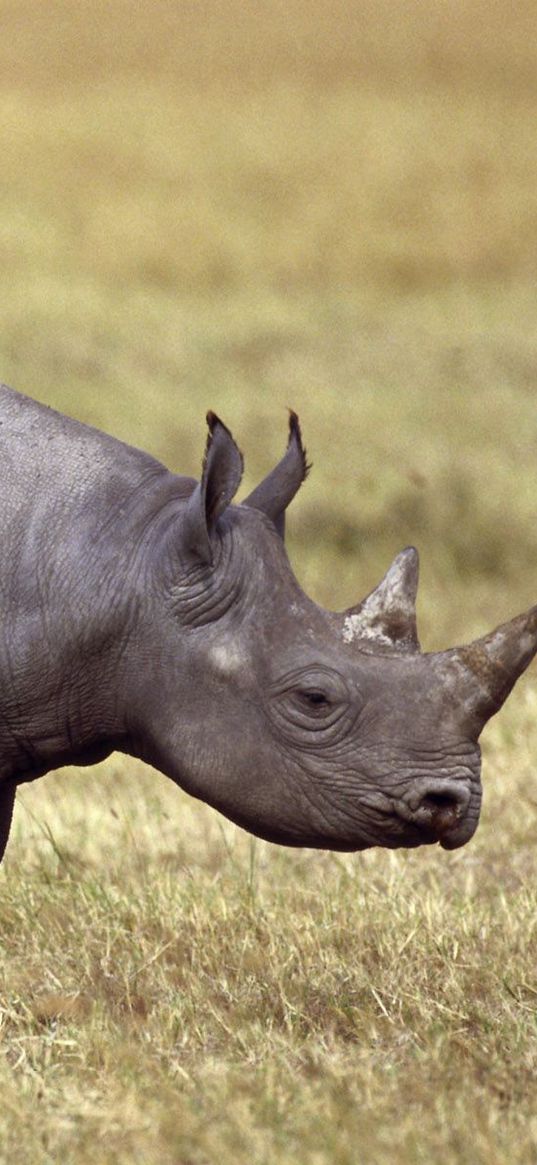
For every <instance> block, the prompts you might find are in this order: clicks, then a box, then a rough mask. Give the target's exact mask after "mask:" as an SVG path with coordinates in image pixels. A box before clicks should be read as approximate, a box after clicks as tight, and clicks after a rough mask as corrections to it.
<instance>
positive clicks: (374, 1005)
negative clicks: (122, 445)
mask: <svg viewBox="0 0 537 1165" xmlns="http://www.w3.org/2000/svg"><path fill="white" fill-rule="evenodd" d="M534 25H535V5H534V4H533V3H529V2H526V3H524V2H522V0H521V2H520V3H518V4H516V5H515V6H514V8H513V9H512V10H509V12H508V11H507V10H506V9H505V6H500V5H499V4H495V3H493V0H476V3H474V4H472V5H469V4H467V3H462V0H455V3H453V4H450V5H449V6H447V5H445V4H440V3H435V2H433V0H429V2H428V3H426V4H418V3H417V2H412V3H408V4H402V3H401V4H399V3H397V2H396V3H395V4H394V3H393V2H392V3H391V4H390V5H388V4H387V3H385V2H384V0H379V3H377V4H374V5H373V4H370V3H364V4H360V5H354V4H351V3H350V2H349V0H336V3H335V4H332V5H330V6H327V5H326V4H321V3H320V2H319V0H312V2H311V3H310V4H309V5H305V4H301V3H299V2H298V0H290V3H287V4H286V5H285V6H284V5H283V4H281V3H276V0H267V2H266V3H265V4H264V5H256V6H254V5H245V4H243V3H240V4H239V3H238V0H221V2H219V3H218V4H216V3H214V2H213V3H200V4H198V5H179V4H177V5H174V4H171V3H169V0H154V2H153V3H152V4H151V5H149V4H143V3H142V4H137V5H136V4H134V3H133V2H132V0H117V2H116V3H114V4H110V5H104V4H101V3H96V2H95V0H92V3H91V4H90V3H89V0H79V2H77V3H75V2H74V0H52V2H51V3H48V4H47V5H43V4H38V3H37V0H12V2H10V3H8V4H6V5H4V7H3V11H2V14H1V16H0V26H1V28H2V36H1V37H0V109H1V117H0V127H1V128H0V144H1V150H2V166H1V168H0V264H1V265H0V272H1V274H0V287H1V290H2V297H1V308H0V371H1V376H2V379H3V380H5V381H6V382H8V383H10V384H12V385H13V386H14V387H16V388H19V389H21V390H22V391H25V392H27V393H29V394H30V395H33V396H35V397H37V398H39V399H41V400H44V401H47V402H48V403H50V404H53V405H55V406H56V407H59V408H61V409H64V410H66V411H68V412H70V413H72V414H73V415H76V416H78V417H80V418H81V419H83V420H87V421H91V422H93V423H95V424H98V425H100V426H102V427H105V428H107V429H109V430H110V431H112V432H114V433H115V434H116V435H118V436H120V437H123V438H124V439H126V440H129V441H131V442H133V443H135V444H137V445H140V446H143V447H145V448H147V449H149V450H150V451H151V452H152V453H154V454H155V455H156V456H158V457H160V458H162V459H163V460H165V461H166V462H167V463H168V464H169V465H170V466H171V467H172V468H176V469H178V470H180V471H183V472H188V473H196V472H197V470H198V467H199V464H200V460H201V455H202V450H203V444H204V440H205V433H204V414H205V412H206V410H207V408H213V409H215V410H216V411H217V412H219V413H221V415H222V417H223V419H224V420H226V422H227V423H228V424H229V425H230V427H231V428H232V430H233V432H234V434H235V435H236V437H237V438H238V440H239V442H240V444H241V446H242V448H243V450H244V452H245V455H246V479H245V489H248V488H249V487H250V486H251V485H252V484H253V482H254V481H255V480H257V479H258V478H259V476H260V475H261V474H262V473H263V472H265V471H266V470H267V469H268V468H269V467H270V466H271V464H272V463H273V462H274V460H275V459H276V458H277V457H278V456H279V454H280V452H281V450H282V448H283V445H284V442H285V431H286V413H285V409H286V407H287V406H292V407H294V408H295V409H296V410H297V411H298V412H299V413H300V416H301V419H302V423H303V429H304V435H305V439H306V443H307V445H308V451H309V454H310V457H311V459H312V461H313V463H314V470H313V472H312V474H311V476H310V478H309V479H308V482H307V484H306V486H305V487H304V489H303V491H301V494H300V496H299V498H298V499H297V501H296V503H295V504H294V507H293V513H292V515H291V517H290V521H289V546H290V552H291V557H292V560H293V562H294V565H295V567H296V570H297V574H298V576H299V578H300V580H301V582H302V584H303V585H304V587H305V589H306V590H307V591H308V592H309V593H310V594H311V595H312V596H313V597H314V598H316V599H317V600H318V601H320V602H322V603H324V604H325V605H326V606H333V607H335V608H337V607H343V606H345V605H347V604H349V603H351V602H354V601H356V600H357V599H358V598H359V597H361V596H362V595H363V594H365V593H366V592H367V590H368V589H369V588H370V587H371V586H372V585H373V584H374V582H376V581H377V579H378V578H379V576H380V575H381V574H382V573H383V571H384V570H385V568H386V566H387V565H388V563H389V561H390V560H391V557H392V556H393V554H394V553H395V552H396V551H397V550H399V549H400V548H401V547H402V546H403V545H405V544H406V543H408V542H412V543H416V544H417V545H418V547H419V549H420V551H421V554H422V586H421V594H420V606H419V614H420V625H421V630H422V639H423V644H424V646H425V648H426V649H434V648H437V647H444V646H447V645H452V644H454V643H456V642H462V641H465V640H468V639H470V638H471V637H472V636H474V635H478V634H481V633H483V632H484V631H486V630H488V629H489V628H491V627H492V626H493V625H494V624H496V623H499V622H500V621H501V620H503V619H506V618H508V617H509V616H510V615H514V614H516V613H518V611H521V610H523V609H524V608H525V607H527V606H529V605H530V604H532V603H533V602H534V601H535V600H536V598H537V585H536V577H537V523H536V512H537V411H536V384H537V329H536V325H535V285H536V278H537V145H536V143H537V138H536V135H535V108H536V99H537V40H536V38H535V28H534ZM536 712H537V684H536V681H535V670H534V669H533V671H530V673H529V675H528V676H527V677H526V678H525V679H524V680H523V681H521V683H520V684H519V685H518V686H517V689H516V691H515V693H514V694H513V696H512V697H511V698H510V700H509V702H508V704H507V706H506V707H505V709H504V710H503V711H502V712H501V714H500V715H499V716H498V718H497V719H496V720H495V721H493V722H492V723H491V725H490V726H489V727H488V728H487V730H486V732H485V734H484V740H483V750H484V785H485V802H484V810H483V815H482V821H481V825H480V827H479V830H478V833H477V835H476V837H475V838H474V840H473V841H472V842H471V843H470V845H469V846H468V847H466V848H465V849H463V850H461V851H457V852H455V853H453V854H447V853H444V852H440V851H438V852H437V849H436V848H435V849H429V850H427V849H425V850H423V851H418V852H412V853H403V852H401V853H388V852H383V851H380V850H379V851H371V852H369V853H365V854H363V855H358V856H350V857H347V856H345V857H342V856H340V855H330V854H322V853H315V852H311V851H297V852H291V851H285V850H282V849H278V848H276V847H271V846H268V845H265V844H263V843H260V842H253V841H251V840H250V839H249V838H247V837H246V836H245V835H244V834H242V833H241V832H240V831H239V830H237V829H235V828H234V827H233V826H231V825H229V824H228V823H226V822H223V821H222V819H220V818H219V817H218V816H217V815H216V813H214V812H212V811H211V810H209V809H206V808H205V807H204V806H202V805H199V804H197V803H194V802H193V801H191V800H189V799H188V798H187V797H186V796H185V795H183V794H182V793H181V792H179V791H178V790H177V789H175V788H174V787H173V786H172V785H171V784H170V783H169V782H166V781H165V780H164V779H163V778H160V777H159V776H158V775H157V774H154V773H152V772H151V771H150V770H148V769H144V768H143V766H141V765H139V764H137V763H135V762H130V761H127V760H125V759H123V758H121V757H113V758H112V759H111V760H110V761H109V762H108V763H107V764H105V765H102V766H100V767H99V768H97V769H95V770H91V771H86V772H82V771H80V772H75V771H63V772H61V773H59V774H55V775H50V776H49V777H47V778H44V779H43V780H42V781H40V782H38V783H37V784H36V785H35V787H31V786H26V787H25V788H24V789H23V790H21V793H20V796H19V799H18V806H17V810H16V818H15V826H14V834H13V838H12V840H11V842H10V846H9V849H8V853H7V856H6V859H5V862H4V865H3V867H2V870H1V872H0V983H1V987H0V1053H1V1055H0V1090H1V1095H2V1104H1V1105H0V1161H1V1162H3V1161H6V1162H8V1161H9V1162H11V1161H14V1160H16V1161H17V1162H18V1163H19V1162H20V1165H26V1163H28V1165H30V1163H31V1165H45V1163H46V1165H49V1163H50V1165H56V1162H58V1161H62V1162H63V1163H64V1165H71V1163H73V1165H75V1163H76V1165H86V1162H88V1163H89V1162H90V1161H91V1162H92V1165H95V1163H97V1165H116V1163H120V1165H132V1163H135V1162H136V1163H140V1165H168V1163H169V1165H213V1163H214V1162H218V1165H239V1163H240V1165H288V1163H289V1165H291V1162H292V1163H294V1162H299V1163H300V1165H388V1163H390V1165H393V1163H396V1165H418V1163H420V1165H421V1163H423V1165H429V1163H430V1162H433V1161H442V1163H443V1165H459V1163H461V1165H481V1163H483V1165H485V1163H486V1165H503V1163H504V1162H505V1163H507V1162H510V1163H512V1162H517V1163H524V1165H530V1163H534V1162H535V1161H536V1160H537V1099H536V1097H537V1090H536V1083H537V1081H536V1076H537V1027H536V1021H537V974H536V965H537V934H536V918H537V914H536V905H537V903H536V897H537V889H536V887H537V856H536V845H535V839H536V832H537V828H536V826H537V779H536V772H535V763H536V757H537V716H536Z"/></svg>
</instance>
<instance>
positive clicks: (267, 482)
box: [242, 410, 311, 538]
mask: <svg viewBox="0 0 537 1165" xmlns="http://www.w3.org/2000/svg"><path fill="white" fill-rule="evenodd" d="M310 469H311V466H310V465H308V463H307V460H306V450H305V449H304V446H303V444H302V434H301V432H300V424H299V421H298V417H297V415H296V413H294V412H293V411H292V410H289V440H288V442H287V449H286V451H285V453H284V455H283V457H282V459H281V461H279V462H278V464H277V465H276V466H275V467H274V469H273V470H272V471H271V472H270V473H269V474H268V475H267V477H265V478H264V479H263V481H262V482H260V484H259V485H258V486H256V488H255V489H254V490H253V491H252V493H251V494H249V495H248V497H247V498H245V499H244V501H243V503H242V504H243V506H251V508H252V509H254V510H261V513H263V514H266V515H267V517H269V518H271V519H272V521H273V522H274V525H275V527H276V529H277V531H278V534H279V535H280V537H281V538H283V536H284V533H285V511H286V509H287V506H288V505H289V502H291V501H292V500H293V498H294V496H295V494H296V493H297V491H298V490H299V489H300V486H301V485H302V482H303V481H304V478H305V477H306V476H307V474H308V472H309V470H310Z"/></svg>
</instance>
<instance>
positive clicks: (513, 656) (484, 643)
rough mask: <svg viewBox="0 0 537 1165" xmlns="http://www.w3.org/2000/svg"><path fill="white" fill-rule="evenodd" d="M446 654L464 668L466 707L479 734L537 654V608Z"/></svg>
mask: <svg viewBox="0 0 537 1165" xmlns="http://www.w3.org/2000/svg"><path fill="white" fill-rule="evenodd" d="M446 654H447V655H450V656H452V657H453V658H454V659H456V660H457V662H458V663H459V664H460V665H461V666H462V668H463V672H464V675H465V679H466V684H465V688H466V691H467V693H468V694H467V695H466V698H465V701H464V702H465V707H466V708H467V710H468V711H469V712H471V713H472V715H473V716H474V718H475V720H476V722H477V723H478V725H479V730H481V728H482V727H483V725H484V724H485V723H486V721H487V720H488V719H489V718H490V717H491V716H494V713H495V712H497V711H498V709H499V708H501V706H502V704H503V703H504V701H505V700H506V699H507V696H508V695H509V692H510V691H511V688H513V687H514V685H515V684H516V681H517V680H518V678H519V676H521V675H522V673H523V672H524V671H525V670H526V668H527V667H528V665H529V664H530V663H531V661H532V659H533V658H534V656H535V655H536V654H537V606H535V607H532V608H531V609H530V610H529V611H526V612H525V614H523V615H517V616H516V618H515V619H511V620H510V622H509V623H502V625H501V626H500V627H497V628H496V630H495V631H491V632H490V634H489V635H485V636H484V637H483V638H482V639H476V640H475V641H474V642H473V643H469V644H468V645H467V646H466V647H456V648H454V649H453V651H452V652H447V653H446Z"/></svg>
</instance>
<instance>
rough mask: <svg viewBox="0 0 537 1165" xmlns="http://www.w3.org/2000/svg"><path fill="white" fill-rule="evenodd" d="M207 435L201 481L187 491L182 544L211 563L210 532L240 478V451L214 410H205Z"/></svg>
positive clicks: (234, 491) (228, 501)
mask: <svg viewBox="0 0 537 1165" xmlns="http://www.w3.org/2000/svg"><path fill="white" fill-rule="evenodd" d="M207 424H208V426H209V435H208V437H207V444H206V447H205V455H204V458H203V470H202V475H201V481H200V482H199V484H198V485H197V486H196V488H195V490H194V492H193V493H192V494H191V496H190V499H189V502H188V507H187V512H186V515H185V527H184V528H185V547H186V549H187V550H188V551H189V552H190V553H191V554H194V555H195V556H196V557H197V558H200V559H201V560H202V561H203V562H206V563H208V564H210V563H211V562H212V557H213V555H212V545H211V540H212V535H213V532H214V528H215V526H216V523H217V521H218V518H219V517H220V514H222V513H223V512H224V510H225V509H226V507H227V506H228V505H229V503H230V502H231V501H232V499H233V497H234V496H235V494H236V492H237V490H238V488H239V485H240V482H241V478H242V469H243V460H242V453H241V451H240V449H239V448H238V446H237V445H236V443H235V441H234V440H233V437H232V436H231V433H230V431H229V429H227V428H226V426H225V425H224V424H223V422H222V421H221V420H220V418H219V417H217V416H216V413H212V412H209V413H207Z"/></svg>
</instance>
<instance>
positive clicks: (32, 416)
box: [0, 388, 191, 780]
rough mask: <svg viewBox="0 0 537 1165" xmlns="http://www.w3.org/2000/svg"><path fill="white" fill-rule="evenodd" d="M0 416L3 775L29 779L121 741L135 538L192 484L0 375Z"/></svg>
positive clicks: (135, 580) (136, 577) (136, 571)
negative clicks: (0, 381) (10, 386)
mask: <svg viewBox="0 0 537 1165" xmlns="http://www.w3.org/2000/svg"><path fill="white" fill-rule="evenodd" d="M0 419H1V422H2V423H1V426H0V457H2V459H3V463H4V465H5V467H6V472H5V473H4V474H3V480H2V483H1V486H0V507H1V509H2V514H3V538H2V550H3V553H2V561H1V562H0V778H2V779H4V778H8V777H15V778H16V779H17V780H29V779H32V778H33V777H34V776H38V775H41V774H42V773H44V772H46V771H48V770H49V769H51V768H55V767H59V766H61V765H65V764H69V763H74V764H80V763H86V761H87V762H88V763H89V762H93V761H94V760H97V759H100V758H101V757H104V756H106V755H107V754H108V753H109V752H110V751H112V749H114V748H116V747H121V746H122V742H123V740H124V737H125V735H126V728H125V715H124V708H123V707H122V704H121V699H122V695H120V693H122V692H123V691H124V685H123V684H122V675H123V668H124V664H123V660H124V658H125V655H126V649H127V647H128V645H129V637H130V636H131V635H132V634H133V632H134V630H135V625H136V615H137V604H138V603H139V602H140V596H141V595H142V593H143V580H142V579H141V578H140V574H141V565H140V564H141V560H142V559H143V553H142V551H143V547H144V545H145V540H146V538H147V532H148V530H150V528H151V524H152V522H153V521H154V516H155V514H156V513H158V512H159V511H160V510H161V509H162V507H163V506H166V504H167V502H168V500H169V498H170V497H172V496H174V495H177V494H179V496H181V491H182V490H183V492H184V490H185V488H188V489H189V488H191V486H190V484H189V483H188V484H187V486H185V484H184V483H183V484H182V483H181V482H180V479H176V478H173V475H171V474H169V473H168V472H167V470H165V469H164V467H163V466H161V465H160V464H159V463H158V462H157V461H155V460H154V459H153V458H151V457H149V456H147V455H146V454H144V453H141V452H139V451H138V450H135V449H132V448H130V447H129V446H126V445H123V444H122V443H121V442H119V441H115V440H114V439H112V438H108V437H105V436H104V435H102V434H100V433H98V432H97V431H96V430H94V429H91V428H90V427H88V426H85V425H81V424H79V423H78V422H76V421H71V420H69V419H68V418H66V417H62V416H60V415H59V414H57V413H55V412H53V410H50V409H48V408H45V407H43V406H41V405H38V404H36V403H35V402H32V401H29V400H27V399H26V398H24V397H20V396H19V395H18V394H16V393H12V392H10V391H9V390H7V389H3V388H0ZM11 469H12V472H11V471H10V470H11Z"/></svg>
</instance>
